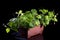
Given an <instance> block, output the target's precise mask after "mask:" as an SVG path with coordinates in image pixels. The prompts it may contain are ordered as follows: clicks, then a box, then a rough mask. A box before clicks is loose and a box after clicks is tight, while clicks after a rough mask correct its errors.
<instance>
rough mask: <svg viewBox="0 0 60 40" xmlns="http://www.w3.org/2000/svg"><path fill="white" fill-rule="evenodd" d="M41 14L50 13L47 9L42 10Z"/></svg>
mask: <svg viewBox="0 0 60 40" xmlns="http://www.w3.org/2000/svg"><path fill="white" fill-rule="evenodd" d="M39 12H42V13H43V14H46V13H47V12H48V10H47V9H40V10H39Z"/></svg>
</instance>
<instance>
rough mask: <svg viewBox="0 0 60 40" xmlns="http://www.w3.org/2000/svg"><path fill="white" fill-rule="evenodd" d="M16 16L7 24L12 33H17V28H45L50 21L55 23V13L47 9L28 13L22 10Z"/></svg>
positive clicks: (32, 10) (33, 10)
mask: <svg viewBox="0 0 60 40" xmlns="http://www.w3.org/2000/svg"><path fill="white" fill-rule="evenodd" d="M16 14H17V17H16V18H11V19H10V20H9V22H8V23H7V25H8V26H9V27H10V29H12V30H14V31H18V28H19V27H23V28H28V29H29V28H33V27H35V26H38V25H43V26H44V27H46V26H47V25H49V23H50V21H54V22H57V18H56V17H57V15H55V12H54V11H49V10H47V9H40V10H39V11H37V10H36V9H31V10H30V11H25V12H24V13H23V12H22V10H19V12H16ZM7 30H8V29H7Z"/></svg>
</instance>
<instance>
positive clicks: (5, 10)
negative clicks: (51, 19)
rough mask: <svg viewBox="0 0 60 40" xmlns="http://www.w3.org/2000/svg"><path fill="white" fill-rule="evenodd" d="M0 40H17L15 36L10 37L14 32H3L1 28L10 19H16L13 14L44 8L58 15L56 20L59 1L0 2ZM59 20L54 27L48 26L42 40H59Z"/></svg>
mask: <svg viewBox="0 0 60 40" xmlns="http://www.w3.org/2000/svg"><path fill="white" fill-rule="evenodd" d="M0 4H1V5H0V10H1V12H0V40H17V39H16V38H15V35H12V33H13V32H14V31H12V30H11V32H10V33H8V34H7V33H6V32H5V27H3V26H2V24H3V23H5V24H6V23H7V22H8V20H9V19H10V18H12V17H16V15H14V14H15V12H16V11H18V10H20V9H22V10H23V11H26V10H30V9H32V8H35V9H39V8H45V9H49V10H54V11H55V12H56V13H58V14H59V15H58V19H59V18H60V6H59V5H60V2H59V1H55V0H54V1H49V0H48V1H39V0H36V1H35V0H32V1H29V0H21V1H6V0H5V1H0ZM59 23H60V19H59V21H58V23H56V24H55V25H53V24H50V25H49V26H48V27H46V28H45V29H44V33H43V37H44V40H54V39H57V40H59V39H60V38H59V36H60V25H59Z"/></svg>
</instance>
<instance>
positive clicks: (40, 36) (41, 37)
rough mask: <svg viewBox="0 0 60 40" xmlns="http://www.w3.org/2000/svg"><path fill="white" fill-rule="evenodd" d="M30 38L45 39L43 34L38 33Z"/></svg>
mask: <svg viewBox="0 0 60 40" xmlns="http://www.w3.org/2000/svg"><path fill="white" fill-rule="evenodd" d="M28 40H44V38H43V35H40V34H38V35H35V36H33V37H31V38H29V39H28Z"/></svg>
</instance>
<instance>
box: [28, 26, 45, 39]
mask: <svg viewBox="0 0 60 40" xmlns="http://www.w3.org/2000/svg"><path fill="white" fill-rule="evenodd" d="M43 30H44V27H43V26H42V27H41V26H36V27H34V28H31V29H29V30H28V38H30V37H32V36H35V35H38V34H40V35H42V33H43Z"/></svg>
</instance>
